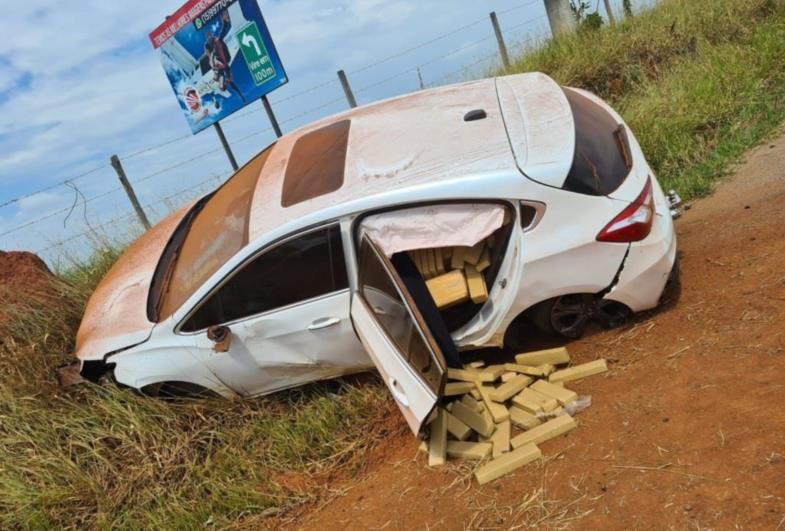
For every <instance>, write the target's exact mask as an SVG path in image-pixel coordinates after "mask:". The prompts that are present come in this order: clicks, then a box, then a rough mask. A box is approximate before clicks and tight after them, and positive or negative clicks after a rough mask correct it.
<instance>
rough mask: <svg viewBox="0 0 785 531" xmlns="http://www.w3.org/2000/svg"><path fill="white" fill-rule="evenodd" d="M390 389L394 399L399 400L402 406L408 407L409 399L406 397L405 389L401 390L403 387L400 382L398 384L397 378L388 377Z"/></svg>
mask: <svg viewBox="0 0 785 531" xmlns="http://www.w3.org/2000/svg"><path fill="white" fill-rule="evenodd" d="M390 391H392V394H393V396H394V397H395V399H396V400H397V401H398V402H400V404H401V405H402V406H403V407H405V408H408V407H409V399H408V398H407V397H406V391H404V390H403V387H401V384H399V383H398V380H396V379H395V378H390Z"/></svg>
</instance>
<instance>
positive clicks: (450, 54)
mask: <svg viewBox="0 0 785 531" xmlns="http://www.w3.org/2000/svg"><path fill="white" fill-rule="evenodd" d="M536 4H541V0H531V1H529V2H527V3H524V4H521V5H517V6H513V7H510V8H508V9H505V10H502V11H499V12H497V14H498V15H504V14H507V13H510V12H513V11H517V10H520V9H524V8H527V7H530V6H533V5H536ZM546 18H547V17H546V15H544V14H542V15H539V16H536V17H532V18H528V19H527V20H524V21H522V22H519V23H517V24H515V25H513V26H510V27H508V28H507V29H505V30H504V31H503V34H504V35H505V37H507V38H508V40H510V41H511V40H512V39H509V36H510V35H511V34H512V33H513V32H515V31H516V30H517V29H519V28H522V27H524V26H527V25H532V24H535V23H537V22H538V21H540V20H543V19H546ZM483 23H485V24H489V22H488V18H487V17H482V18H478V19H476V20H473V21H470V22H468V23H467V24H464V25H462V26H460V27H457V28H454V29H452V30H450V31H449V32H445V33H443V34H440V35H438V36H436V37H434V38H432V39H428V40H425V41H423V42H420V43H418V44H416V45H414V46H411V47H408V48H405V49H402V50H399V51H397V52H395V53H393V54H390V55H388V56H385V57H382V58H381V59H378V60H376V61H374V62H372V63H369V64H366V65H364V66H361V67H358V68H356V69H353V70H350V71H349V75H354V74H359V73H363V72H366V71H370V70H372V69H373V68H375V67H378V66H380V65H384V64H386V63H389V62H391V61H394V60H396V59H399V58H401V57H404V56H406V55H408V54H411V53H413V52H415V51H418V50H421V49H424V48H427V47H428V46H431V45H434V44H436V43H438V42H441V41H444V40H445V39H448V38H449V37H452V36H454V35H457V34H464V33H465V32H466V30H468V29H470V28H473V27H475V26H478V25H480V24H483ZM489 26H490V24H489ZM494 39H495V36H494V34H493V32H492V31H490V27H489V32H488V35H487V36H485V37H482V38H479V39H476V40H473V41H471V42H468V43H464V44H462V45H461V46H459V47H457V48H455V49H451V50H449V51H447V52H445V53H442V54H438V55H435V56H433V57H431V58H430V59H428V60H426V61H424V62H418V63H417V64H416V65H413V66H411V67H409V68H406V69H403V70H400V71H398V72H397V73H395V74H393V75H390V76H386V77H384V78H382V79H379V80H376V81H373V82H370V83H368V84H365V85H362V86H360V87H359V88H357V89H356V90H355V91H354V92H355V94H364V93H367V92H369V91H371V90H372V89H374V88H377V87H379V86H381V85H384V84H386V83H389V82H391V81H393V80H395V79H398V78H401V77H403V76H407V75H411V74H414V73H416V72H417V71H418V69H422V68H424V67H427V66H431V65H434V64H437V63H440V62H444V61H445V60H447V59H450V58H454V57H456V56H459V55H460V54H463V53H466V52H468V51H470V50H472V49H476V48H478V47H480V46H481V45H483V44H486V43H489V42H492V41H493V40H494ZM533 39H534V37H530V38H528V39H525V40H524V41H520V42H514V43H512V42H509V43H508V45H509V44H512V46H518V47H520V46H523V45H525V44H526V43H527V42H531V41H532V40H533ZM494 60H495V61H497V62H498V61H499V53H498V50H496V47H495V46H494V51H493V53H491V54H488V55H483V56H482V57H480V58H479V59H477V60H475V61H473V62H470V63H467V64H463V65H461V67H460V68H459V69H456V70H452V71H450V72H446V73H444V74H442V75H441V76H439V77H438V78H436V79H435V80H433V81H432V82H430V83H428V86H438V85H441V84H443V83H445V82H446V81H448V80H450V79H451V78H454V77H456V76H459V75H461V74H465V73H466V72H467V70H469V69H471V68H474V67H477V66H478V65H482V64H490V63H491V61H494ZM334 84H338V79H337V78H332V79H329V80H324V81H322V82H319V83H316V84H314V85H311V86H309V87H307V88H305V89H302V90H300V91H297V92H295V93H293V94H290V95H288V96H286V97H284V98H281V99H279V100H276V101H275V102H274V104H280V103H283V102H287V101H291V100H294V99H297V98H300V97H302V96H305V95H309V94H312V93H314V92H316V91H318V90H320V89H324V88H326V87H329V86H331V85H334ZM345 101H346V99H345V97H344V96H340V97H337V98H334V99H331V100H328V101H326V102H323V103H320V104H319V105H315V106H313V107H310V108H308V109H306V110H304V111H302V112H299V113H297V114H295V115H292V116H290V117H287V118H284V119H283V120H280V121H279V123H280V124H281V125H285V124H290V123H294V122H297V121H298V120H301V119H302V118H305V117H307V116H309V115H312V114H314V113H317V112H319V111H322V110H324V109H326V108H328V107H331V106H334V105H336V104H339V103H342V102H345ZM261 110H263V109H262V108H261V106H259V108H256V109H251V110H248V111H245V112H240V113H236V114H235V115H233V116H230V117H228V118H226V119H224V120H222V122H223V123H226V122H232V121H235V120H239V119H242V118H244V117H247V116H249V115H252V114H255V113H258V112H259V111H261ZM272 132H273V130H272V127H270V126H267V127H264V128H262V129H258V130H254V131H251V132H249V133H248V134H246V135H244V136H242V137H240V138H238V139H235V140H233V141H232V145H237V144H241V143H243V142H247V141H249V140H251V139H253V138H256V137H258V136H260V135H263V134H267V133H272ZM192 138H194V137H193V135H182V136H177V137H174V138H170V139H168V140H164V141H161V142H158V143H156V144H154V145H151V146H147V147H144V148H141V149H138V150H136V151H133V152H131V153H128V154H126V155H124V156H122V157H120V158H121V160H122V161H124V162H125V161H130V160H134V159H137V158H139V157H141V156H143V155H145V154H148V153H151V152H154V151H156V150H159V149H161V148H165V147H169V146H172V145H174V144H178V143H180V142H184V141H186V140H188V139H192ZM222 150H223V148H221V147H218V148H215V149H209V150H207V151H204V152H202V153H199V154H198V155H194V156H192V157H189V158H186V159H183V160H180V161H178V162H176V163H173V164H171V165H167V166H166V167H164V168H161V169H159V170H155V171H153V172H151V173H148V174H146V175H144V176H142V177H139V178H136V179H133V178H131V179H130V182H131V184H132V185H138V184H140V183H144V182H146V181H149V180H151V179H153V178H155V177H159V176H161V175H166V174H168V173H169V172H172V171H174V170H177V169H179V168H181V167H183V166H185V165H188V164H192V163H194V162H196V161H199V160H203V159H205V158H207V157H209V156H212V155H215V154H217V153H219V152H221V151H222ZM108 168H109V169H111V166H109V165H108V164H102V165H100V166H97V167H94V168H91V169H89V170H87V171H85V172H82V173H80V174H78V175H74V176H72V177H70V178H68V179H64V180H62V181H59V182H57V183H54V184H51V185H48V186H46V187H42V188H39V189H36V190H34V191H32V192H29V193H25V194H23V195H20V196H18V197H14V198H11V199H7V200H5V201H4V202H2V203H0V208H4V207H7V206H10V205H13V204H15V203H18V202H20V201H22V200H24V199H27V198H30V197H33V196H36V195H39V194H43V193H45V192H49V191H51V190H54V189H57V188H59V187H62V186H69V183H73V182H75V181H78V180H83V179H86V178H88V177H90V176H95V174H96V173H98V172H99V171H101V170H105V169H108ZM229 174H231V172H229ZM229 174H219V176H218V177H216V176H211V177H209V178H207V179H205V180H203V181H201V182H199V183H197V184H195V185H192V186H188V187H185V188H183V189H181V190H179V191H178V192H176V193H175V194H172V195H170V196H167V197H164V198H162V199H159V200H156V201H154V202H151V203H147V204H145V205H143V208H152V207H153V206H155V205H160V204H161V203H165V202H166V201H169V200H171V199H172V198H174V197H178V196H182V194H183V193H184V192H186V191H188V190H193V189H196V188H199V187H202V186H204V185H205V184H207V183H209V182H210V181H212V180H215V179H216V178H218V179H220V178H221V175H224V176H225V175H229ZM122 190H123V188H122V187H121V186H117V187H113V188H111V189H110V190H107V191H104V192H101V193H99V194H96V195H93V196H91V197H88V198H84V196H82V201H81V202H79V201H78V200H77V201H75V203H74V205H72V206H69V207H64V208H62V209H58V210H56V211H53V212H50V213H49V214H46V215H44V216H40V217H38V218H35V219H32V220H29V221H26V222H24V223H21V224H19V225H16V226H13V227H10V228H7V229H5V230H3V231H2V232H0V237H4V236H8V235H10V234H14V233H17V232H19V231H21V230H23V229H26V228H29V227H32V226H34V225H37V224H39V223H42V222H44V221H47V220H51V219H52V218H55V217H56V216H59V215H62V214H68V215H70V212H72V211H73V210H74V208H75V207H81V208H85V209H86V206H87V204H89V203H93V202H95V201H97V200H99V199H102V198H105V197H107V196H109V195H112V194H115V193H117V192H120V191H122ZM77 193H80V194H81V192H79V191H78V190H77ZM85 212H86V210H85ZM133 216H135V213H133V212H131V213H129V214H125V215H123V216H120V217H117V218H114V219H111V220H109V221H106V222H104V223H101V224H99V225H97V226H90V225H89V223H88V227H89V230H87V231H85V232H82V233H79V234H76V235H72V236H69V237H68V238H66V239H64V240H62V241H59V242H55V243H53V244H51V245H49V246H47V247H44V248H42V249H39V251H37V252H40V253H45V252H48V251H51V250H52V249H55V248H57V247H59V246H62V245H64V244H66V243H69V242H72V241H75V240H77V239H79V238H83V237H86V236H88V235H90V234H93V233H95V231H97V230H100V229H103V228H106V227H108V226H110V225H112V224H113V223H118V222H120V221H124V220H126V219H129V218H131V217H133Z"/></svg>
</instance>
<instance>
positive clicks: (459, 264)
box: [450, 247, 468, 269]
mask: <svg viewBox="0 0 785 531" xmlns="http://www.w3.org/2000/svg"><path fill="white" fill-rule="evenodd" d="M467 249H468V247H454V248H453V250H452V257H451V258H450V267H451V268H453V269H463V257H464V256H466V250H467Z"/></svg>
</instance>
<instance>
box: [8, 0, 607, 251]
mask: <svg viewBox="0 0 785 531" xmlns="http://www.w3.org/2000/svg"><path fill="white" fill-rule="evenodd" d="M542 5H543V4H542V0H530V1H529V2H526V3H523V4H521V5H518V6H514V7H511V8H509V9H506V10H503V11H499V12H497V13H495V14H493V15H492V16H491V18H492V20H493V21H494V25H493V27H491V24H489V20H488V18H487V17H483V18H479V19H477V20H474V21H471V22H469V23H467V24H465V25H463V26H461V27H458V28H454V29H453V30H451V31H449V32H446V33H443V34H440V35H438V36H436V37H434V38H431V39H429V40H426V41H424V42H421V43H419V44H416V45H414V46H410V47H408V48H406V49H403V50H400V51H398V52H396V53H393V54H390V55H388V56H386V57H383V58H380V59H378V60H376V61H374V62H372V63H369V64H367V65H365V66H362V67H359V68H355V69H353V70H350V71H348V72H347V73H346V75H347V76H348V78H349V79H353V78H358V77H361V74H368V73H371V72H373V70H374V69H375V68H377V67H379V66H382V65H388V64H390V63H393V62H395V61H396V60H400V59H402V58H405V57H407V56H409V55H411V54H413V53H414V52H417V51H422V50H425V49H427V48H429V47H432V46H434V45H437V44H439V43H447V44H452V42H451V41H454V40H455V39H456V36H462V35H465V34H466V32H467V31H468V30H470V29H473V28H478V27H480V26H481V25H482V24H486V25H487V26H488V28H487V29H488V30H490V31H487V34H486V35H485V36H483V37H480V38H476V39H473V40H469V41H466V42H461V43H459V44H457V45H455V46H451V47H450V49H449V50H448V51H442V52H441V53H434V54H433V55H432V56H431V57H430V58H429V59H427V60H425V61H417V62H412V63H411V64H410V65H409V66H407V67H406V68H403V69H401V70H397V71H396V72H395V73H394V74H391V75H386V76H384V77H382V78H377V79H375V80H373V81H369V82H367V83H364V84H359V85H358V87H357V88H356V89H354V90H352V92H353V94H354V95H355V96H356V95H361V96H364V97H366V99H367V97H370V94H371V93H372V92H373V91H375V90H377V89H379V88H380V87H383V86H384V85H389V84H392V82H394V81H397V80H401V79H407V80H408V81H409V82H411V83H412V86H413V88H414V89H415V90H416V89H418V88H419V89H422V88H432V87H436V86H440V85H443V84H446V83H450V82H454V81H457V80H460V79H465V78H467V77H471V76H472V74H477V73H488V72H490V71H492V70H494V69H498V68H500V67H503V66H509V65H505V64H504V63H505V62H506V61H507V54H508V51H507V46H508V45H510V46H511V47H512V48H511V49H512V50H513V51H514V56H519V55H521V54H523V53H525V52H526V51H527V50H530V49H534V48H536V47H538V46H540V45H541V44H542V43H543V42H544V41H545V40H547V39H548V38H550V36H551V33H550V29H549V27H548V22H547V15H546V14H545V13H544V12H543V13H541V14H539V15H536V16H520V13H516V12H519V11H520V10H523V9H526V8H535V7H537V6H539V7H540V8H541V7H542ZM617 16H618V15H617ZM497 20H499V21H500V22H501V24H499V23H497V22H496V21H497ZM505 23H506V25H507V27H504V28H502V26H504V25H505ZM492 30H495V31H492ZM494 41H496V42H494ZM472 54H474V55H473V57H472V58H471V60H469V59H466V60H465V61H462V64H461V66H460V68H457V69H451V70H449V71H447V72H440V75H438V76H437V77H435V78H433V79H430V80H428V81H427V82H426V81H424V79H423V72H425V73H426V75H427V73H428V72H429V67H433V66H436V65H439V64H444V63H445V62H446V61H448V60H451V59H454V58H463V57H469V56H471V55H472ZM340 86H341V84H340V81H339V79H338V78H337V77H336V78H333V79H327V80H323V81H321V82H318V83H315V84H313V85H311V86H308V87H307V88H304V89H301V90H299V91H296V92H294V93H292V94H289V95H286V96H285V97H283V98H280V99H277V100H275V101H274V102H273V103H274V104H275V105H280V104H282V103H284V102H289V101H295V100H298V99H300V98H303V97H305V96H314V95H316V94H318V93H319V92H320V91H322V92H327V91H328V89H331V90H333V91H337V90H338V89H340ZM405 92H408V90H407V91H405ZM391 95H395V94H391ZM350 101H351V100H350ZM346 102H347V97H346V96H344V95H341V96H336V97H333V98H330V99H328V100H326V101H322V102H320V103H318V104H316V105H313V106H310V107H309V108H307V109H306V110H304V111H301V112H298V113H296V114H293V115H291V116H288V117H285V118H284V119H282V120H279V123H280V125H281V126H285V125H290V124H297V123H299V122H300V121H301V120H302V119H304V118H307V117H309V116H312V115H318V114H322V115H323V114H324V113H325V111H327V110H328V109H331V108H333V107H337V106H339V105H341V104H345V103H346ZM262 110H263V109H262V108H261V106H259V107H254V108H248V107H246V109H244V110H241V111H239V112H237V113H235V114H234V115H232V116H230V117H227V118H225V119H224V120H222V123H224V124H226V123H233V122H234V123H242V122H246V123H247V122H248V120H249V117H252V115H256V114H257V113H259V112H260V111H262ZM272 134H273V128H272V127H271V126H266V127H262V128H258V129H251V130H250V131H248V132H246V134H244V135H243V136H241V137H239V138H236V139H233V140H232V142H231V145H232V147H233V148H234V147H236V146H238V145H243V144H244V143H248V142H250V141H251V140H254V139H258V138H259V137H260V136H262V135H272ZM200 136H202V137H204V135H200ZM198 142H202V143H204V142H205V141H204V139H203V138H202V139H199V138H197V137H194V136H193V135H190V134H189V135H181V136H176V137H172V138H169V139H166V140H162V141H160V142H157V143H155V144H153V145H149V146H145V147H142V148H139V149H137V150H135V151H132V152H130V153H127V154H125V155H119V156H118V159H119V161H120V163H121V164H126V163H133V162H137V161H140V160H143V159H144V158H146V157H151V156H153V155H157V156H158V158H159V159H160V160H161V161H163V160H165V159H166V156H167V155H169V154H170V153H171V154H176V153H177V152H179V151H182V150H180V149H177V150H175V148H180V147H182V146H185V147H191V148H193V147H194V144H195V143H198ZM262 147H264V146H260V149H261V148H262ZM164 148H166V149H167V150H168V152H166V151H164V152H162V150H164ZM222 151H224V148H223V147H222V146H221V145H220V144H218V147H215V148H210V149H204V150H202V151H201V152H200V153H198V154H196V155H193V156H190V157H187V158H184V159H177V157H176V156H175V157H174V158H175V160H174V161H172V162H170V163H166V164H164V165H163V166H162V167H159V168H157V169H154V170H151V171H149V172H148V173H146V174H144V175H142V176H141V177H134V176H133V174H131V175H129V178H128V181H129V182H130V185H131V186H133V187H137V186H139V185H141V184H144V183H147V182H149V181H151V180H153V179H155V178H159V179H160V178H162V177H164V176H168V177H170V178H172V179H175V178H177V177H178V176H182V182H183V183H184V185H182V186H178V188H177V189H176V190H174V191H166V192H165V191H164V190H162V189H161V190H160V191H159V193H156V191H153V192H152V193H154V194H155V195H157V196H159V197H157V198H155V199H152V200H148V201H146V202H144V203H143V204H141V205H140V206H141V208H142V209H143V211H144V212H145V214H146V215H147V217H149V218H150V219H151V220H152V221H153V222H155V221H158V220H160V219H162V218H163V217H165V216H166V215H167V214H168V213H169V212H171V211H173V210H175V209H177V208H179V207H181V206H183V205H185V204H187V203H188V202H189V201H192V200H194V199H196V198H198V197H200V196H202V195H204V194H205V193H207V192H209V191H210V190H212V189H214V188H216V187H217V186H219V185H220V184H222V183H223V182H224V180H225V179H226V178H228V177H229V176H231V175H232V174H233V171H225V172H217V171H214V170H209V171H204V172H200V171H198V170H197V171H192V169H193V168H194V167H195V166H197V163H199V162H204V161H207V160H208V159H210V158H213V157H215V158H217V157H219V156H220V153H221V152H222ZM250 151H251V152H252V153H253V152H258V151H259V149H251V150H250ZM153 165H154V164H150V166H153ZM115 179H116V175H115V174H114V170H113V168H112V166H111V165H110V164H109V161H107V163H106V164H101V165H97V166H95V167H91V168H88V169H86V170H84V171H82V172H80V173H78V174H76V175H73V176H71V177H69V178H67V179H62V180H60V181H58V182H56V183H53V184H50V185H47V186H45V187H41V188H39V189H36V190H33V191H30V192H27V193H25V194H21V195H19V196H17V197H13V198H9V199H5V200H2V201H0V209H4V208H9V207H12V206H14V205H17V206H18V205H21V204H23V203H24V202H26V201H29V200H32V199H34V198H36V197H40V196H44V195H45V194H48V193H50V192H53V191H55V190H58V189H63V188H67V189H69V190H70V191H73V192H74V201H73V204H71V205H69V206H67V207H63V208H59V209H56V210H54V211H50V212H47V213H46V214H43V215H41V216H37V217H34V218H33V219H29V220H26V221H24V222H21V223H18V224H16V225H12V226H9V227H0V242H3V241H4V240H6V241H8V240H9V237H12V238H15V239H17V241H19V240H20V239H22V240H23V239H25V238H26V237H25V233H26V232H29V231H31V230H34V229H36V227H39V226H43V225H44V224H45V222H47V221H49V222H50V223H51V222H52V221H53V220H54V219H55V218H58V217H62V218H63V230H64V231H65V229H66V228H67V227H66V222H67V221H68V220H69V219H73V220H76V219H81V220H82V226H81V227H80V228H79V229H77V230H76V231H72V232H71V233H70V234H67V235H66V236H64V237H62V238H59V239H58V238H52V237H49V236H45V237H43V238H40V237H39V238H38V239H44V240H45V241H47V242H48V243H47V244H46V245H42V246H39V247H38V248H34V249H30V250H32V251H33V252H36V253H37V254H38V255H39V256H42V258H44V259H45V260H47V261H49V262H57V261H58V260H60V259H61V258H66V259H71V257H73V256H79V255H80V254H84V253H80V252H79V251H78V249H79V248H87V249H88V250H89V249H91V248H95V247H96V246H99V245H103V244H106V243H108V242H111V243H116V244H122V243H127V242H128V241H131V240H132V239H133V238H134V237H136V236H138V235H139V234H140V233H141V232H142V227H141V226H140V225H139V223H138V219H137V218H136V216H137V215H136V212H135V211H134V210H133V209H130V208H128V207H130V205H124V208H122V210H121V211H120V212H117V213H115V214H113V215H112V216H110V217H109V218H108V219H98V218H97V217H96V218H95V219H90V218H92V217H93V216H91V215H90V214H89V213H88V206H89V205H91V204H94V203H95V202H96V201H99V200H107V199H108V198H109V197H110V196H114V195H117V196H120V192H123V191H124V190H125V189H124V188H123V186H120V185H119V183H118V185H117V186H113V187H110V188H109V189H108V190H102V191H96V192H95V193H91V189H93V188H95V187H99V188H100V186H101V184H103V183H105V182H106V181H107V180H109V181H111V182H117V181H116V180H115ZM87 194H89V195H87ZM146 195H150V194H149V193H148V194H146ZM74 224H75V223H73V224H72V227H73V225H74ZM85 242H87V243H88V244H90V245H85ZM75 245H76V246H75ZM74 246H75V247H74ZM4 247H5V248H8V247H6V246H5V245H3V244H0V249H2V248H4Z"/></svg>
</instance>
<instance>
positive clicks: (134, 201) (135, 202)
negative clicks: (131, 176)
mask: <svg viewBox="0 0 785 531" xmlns="http://www.w3.org/2000/svg"><path fill="white" fill-rule="evenodd" d="M109 160H110V162H111V163H112V167H113V168H114V171H116V172H117V176H118V177H119V178H120V184H122V185H123V188H125V193H126V194H127V195H128V199H129V200H130V201H131V205H132V206H133V207H134V210H135V211H136V215H137V217H138V218H139V222H140V223H141V224H142V226H143V227H144V228H145V230H150V220H148V219H147V215H146V214H145V213H144V210H143V209H142V205H141V204H139V199H138V198H137V197H136V192H134V189H133V187H132V186H131V183H130V182H128V177H126V176H125V170H123V165H122V164H121V163H120V158H119V157H118V156H117V155H112V158H111V159H109Z"/></svg>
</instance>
